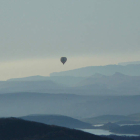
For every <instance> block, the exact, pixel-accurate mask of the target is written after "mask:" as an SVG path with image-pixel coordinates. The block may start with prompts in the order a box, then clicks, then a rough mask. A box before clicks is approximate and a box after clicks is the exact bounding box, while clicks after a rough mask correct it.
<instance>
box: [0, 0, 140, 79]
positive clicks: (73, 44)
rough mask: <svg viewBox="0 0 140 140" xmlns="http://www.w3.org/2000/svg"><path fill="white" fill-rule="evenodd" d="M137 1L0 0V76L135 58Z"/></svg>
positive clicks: (139, 21)
mask: <svg viewBox="0 0 140 140" xmlns="http://www.w3.org/2000/svg"><path fill="white" fill-rule="evenodd" d="M139 7H140V0H70V1H69V0H41V1H39V0H24V1H23V0H12V1H11V0H6V1H5V0H0V80H7V79H10V78H18V77H27V76H33V75H42V76H48V75H49V74H50V73H52V72H59V71H66V70H70V69H76V68H80V67H86V66H97V65H108V64H117V63H119V62H127V61H140V55H139V54H140V39H139V37H140V14H139V13H140V8H139ZM61 56H66V57H67V58H68V61H67V63H66V64H65V65H64V66H63V65H62V64H61V63H60V57H61Z"/></svg>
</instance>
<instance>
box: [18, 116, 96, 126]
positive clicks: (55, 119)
mask: <svg viewBox="0 0 140 140" xmlns="http://www.w3.org/2000/svg"><path fill="white" fill-rule="evenodd" d="M20 118H21V119H24V120H28V121H35V122H40V123H44V124H49V125H57V126H62V127H68V128H80V129H93V128H94V127H93V126H92V125H91V124H89V123H85V122H82V121H80V120H77V119H74V118H72V117H68V116H63V115H43V114H42V115H41V114H40V115H28V116H23V117H20Z"/></svg>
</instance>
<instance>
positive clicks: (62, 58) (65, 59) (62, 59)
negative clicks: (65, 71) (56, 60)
mask: <svg viewBox="0 0 140 140" xmlns="http://www.w3.org/2000/svg"><path fill="white" fill-rule="evenodd" d="M60 61H61V62H62V63H63V65H64V64H65V62H66V61H67V58H66V57H61V58H60Z"/></svg>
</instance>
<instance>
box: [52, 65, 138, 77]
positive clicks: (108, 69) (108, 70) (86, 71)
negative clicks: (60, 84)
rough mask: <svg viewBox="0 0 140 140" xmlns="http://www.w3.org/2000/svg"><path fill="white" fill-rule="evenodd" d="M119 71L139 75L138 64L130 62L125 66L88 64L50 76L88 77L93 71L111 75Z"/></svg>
mask: <svg viewBox="0 0 140 140" xmlns="http://www.w3.org/2000/svg"><path fill="white" fill-rule="evenodd" d="M116 72H119V73H122V74H126V75H131V76H140V64H133V65H132V64H130V65H126V66H122V65H105V66H89V67H83V68H78V69H74V70H68V71H62V72H53V73H51V74H50V76H77V77H89V76H92V75H94V74H95V73H100V74H103V75H113V74H114V73H116Z"/></svg>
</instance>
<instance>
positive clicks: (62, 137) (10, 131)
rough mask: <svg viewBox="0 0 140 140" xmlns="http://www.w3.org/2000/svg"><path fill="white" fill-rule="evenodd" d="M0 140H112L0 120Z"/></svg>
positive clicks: (68, 130) (64, 129) (6, 119)
mask: <svg viewBox="0 0 140 140" xmlns="http://www.w3.org/2000/svg"><path fill="white" fill-rule="evenodd" d="M0 140H112V139H110V138H105V137H100V136H96V135H93V134H89V133H86V132H82V131H80V130H74V129H69V128H64V127H58V126H54V125H46V124H42V123H37V122H31V121H25V120H21V119H17V118H1V119H0Z"/></svg>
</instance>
